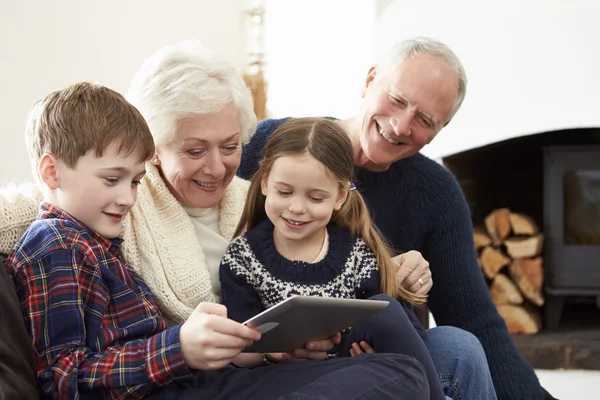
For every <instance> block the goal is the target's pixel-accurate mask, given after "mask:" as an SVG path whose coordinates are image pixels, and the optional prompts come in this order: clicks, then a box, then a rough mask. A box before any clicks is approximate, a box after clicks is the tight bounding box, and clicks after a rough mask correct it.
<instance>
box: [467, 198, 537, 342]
mask: <svg viewBox="0 0 600 400" xmlns="http://www.w3.org/2000/svg"><path fill="white" fill-rule="evenodd" d="M473 237H474V240H475V248H476V249H477V252H478V254H479V266H480V267H481V269H482V270H483V273H484V275H485V277H486V278H487V280H488V282H489V289H490V295H491V297H492V301H493V302H494V304H495V305H496V308H497V309H498V312H499V313H500V315H501V316H502V318H504V320H505V321H506V324H507V325H508V330H509V332H510V333H528V334H533V333H537V332H538V331H539V330H540V328H541V325H542V320H541V314H540V309H539V307H541V306H542V305H543V304H544V296H543V294H542V284H543V280H544V271H543V257H542V255H541V254H542V246H543V242H544V235H543V234H542V233H540V231H539V228H538V227H537V225H536V224H535V222H534V221H533V220H532V219H531V218H529V217H528V216H526V215H523V214H519V213H513V212H511V211H510V210H509V209H508V208H501V209H496V210H494V211H492V212H491V213H490V214H489V215H488V216H487V217H486V218H485V221H484V224H483V226H478V227H475V230H474V234H473Z"/></svg>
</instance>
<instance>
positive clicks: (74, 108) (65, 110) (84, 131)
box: [25, 82, 154, 179]
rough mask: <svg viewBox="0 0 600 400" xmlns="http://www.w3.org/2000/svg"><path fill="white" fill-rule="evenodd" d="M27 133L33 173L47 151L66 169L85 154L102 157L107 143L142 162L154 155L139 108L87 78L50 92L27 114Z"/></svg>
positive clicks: (152, 143) (36, 170)
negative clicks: (86, 80) (91, 152)
mask: <svg viewBox="0 0 600 400" xmlns="http://www.w3.org/2000/svg"><path fill="white" fill-rule="evenodd" d="M25 137H26V139H25V140H26V144H27V151H28V153H29V160H30V162H31V167H32V169H33V174H34V176H35V177H36V179H37V178H38V164H39V162H40V159H41V158H42V156H43V155H44V154H45V153H48V154H52V155H53V156H54V157H56V158H58V159H60V160H61V161H62V162H64V163H65V164H66V165H67V166H68V167H69V168H74V167H75V166H76V165H77V161H79V159H80V158H81V157H83V156H85V155H86V154H87V153H88V152H90V151H94V152H95V153H96V156H97V157H101V156H102V155H103V153H104V151H105V150H106V149H107V148H108V146H110V145H111V144H116V145H117V146H118V150H119V152H120V153H122V154H124V155H125V156H127V155H130V154H132V153H134V152H135V153H137V154H139V157H140V158H139V160H140V162H144V161H146V160H149V159H150V158H151V157H152V156H153V155H154V141H153V139H152V135H151V134H150V129H149V128H148V125H147V124H146V121H145V120H144V118H143V117H142V115H141V114H140V112H139V111H138V110H137V109H136V108H135V107H134V106H133V105H131V104H130V103H129V102H128V101H127V100H125V98H124V97H123V96H121V95H120V94H119V93H117V92H115V91H114V90H112V89H109V88H107V87H104V86H101V85H94V84H91V83H88V82H82V83H76V84H74V85H71V86H69V87H67V88H65V89H62V90H57V91H55V92H52V93H50V94H49V95H47V96H46V97H44V98H43V99H42V100H40V101H38V102H36V103H35V104H34V105H33V107H32V108H31V110H30V111H29V115H28V116H27V125H26V128H25Z"/></svg>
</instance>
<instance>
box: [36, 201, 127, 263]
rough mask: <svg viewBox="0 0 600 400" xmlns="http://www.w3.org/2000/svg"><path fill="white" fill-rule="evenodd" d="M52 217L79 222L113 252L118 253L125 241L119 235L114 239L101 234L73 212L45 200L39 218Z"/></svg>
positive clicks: (79, 224) (105, 247)
mask: <svg viewBox="0 0 600 400" xmlns="http://www.w3.org/2000/svg"><path fill="white" fill-rule="evenodd" d="M52 218H57V219H64V220H67V221H71V222H73V223H74V224H77V225H78V226H80V227H81V228H82V229H84V230H86V231H87V232H89V234H90V235H92V237H93V238H94V239H96V240H97V241H98V243H100V245H101V246H102V247H103V248H104V249H105V250H106V251H110V252H111V253H113V254H117V253H118V251H119V249H120V248H121V244H122V243H123V239H122V238H118V237H117V238H113V239H107V238H105V237H104V236H102V235H101V234H99V233H98V232H96V231H94V230H93V229H90V228H88V226H87V225H85V224H84V223H82V222H81V221H79V220H78V219H77V218H75V217H73V216H72V215H71V214H69V213H68V212H66V211H64V210H63V209H61V208H59V207H56V206H55V205H53V204H50V203H47V202H45V201H44V202H42V204H41V205H40V210H39V213H38V219H52Z"/></svg>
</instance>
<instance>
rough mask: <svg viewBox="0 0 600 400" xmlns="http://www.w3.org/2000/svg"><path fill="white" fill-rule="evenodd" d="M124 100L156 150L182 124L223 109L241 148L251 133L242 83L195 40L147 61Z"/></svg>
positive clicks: (249, 101) (253, 126)
mask: <svg viewBox="0 0 600 400" xmlns="http://www.w3.org/2000/svg"><path fill="white" fill-rule="evenodd" d="M127 100H129V101H130V102H131V103H132V104H133V105H134V106H135V107H137V108H138V110H139V111H140V112H141V113H142V115H143V116H144V118H145V119H146V122H147V123H148V126H149V127H150V131H151V132H152V136H153V137H154V142H155V143H156V144H157V145H158V144H164V143H168V142H169V141H171V140H173V138H174V136H175V134H176V132H177V126H178V123H179V121H180V120H181V119H182V118H186V117H190V116H203V115H208V114H212V113H215V112H217V111H219V110H221V109H223V108H224V107H225V106H227V105H232V106H233V107H234V109H235V112H236V115H237V118H238V122H239V124H240V129H241V132H240V134H241V140H242V143H247V142H248V141H249V140H250V137H252V135H254V133H255V131H256V123H257V121H256V114H254V104H253V101H252V93H251V92H250V90H249V89H248V87H247V86H246V84H245V83H244V80H243V79H242V77H241V76H240V74H239V73H238V72H237V71H236V69H235V67H234V66H233V65H231V64H230V63H228V62H226V61H224V60H221V59H219V58H218V57H217V56H216V54H215V53H214V52H213V51H212V50H210V49H208V48H206V47H204V46H202V44H201V43H200V42H199V41H197V40H186V41H182V42H179V43H176V44H173V45H170V46H167V47H165V48H163V49H161V50H159V51H158V52H157V53H155V54H154V55H152V56H151V57H150V58H148V59H147V60H146V61H145V62H144V63H143V65H142V67H141V69H140V70H139V71H138V72H137V73H136V74H135V76H134V77H133V79H132V80H131V83H130V85H129V90H128V92H127Z"/></svg>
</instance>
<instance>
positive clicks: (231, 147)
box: [223, 144, 239, 153]
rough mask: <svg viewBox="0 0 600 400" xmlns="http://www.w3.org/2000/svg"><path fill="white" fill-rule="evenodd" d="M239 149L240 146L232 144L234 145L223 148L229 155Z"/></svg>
mask: <svg viewBox="0 0 600 400" xmlns="http://www.w3.org/2000/svg"><path fill="white" fill-rule="evenodd" d="M238 148H239V144H232V145H228V146H225V147H223V150H224V151H225V152H227V153H233V152H234V151H236V150H237V149H238Z"/></svg>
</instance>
